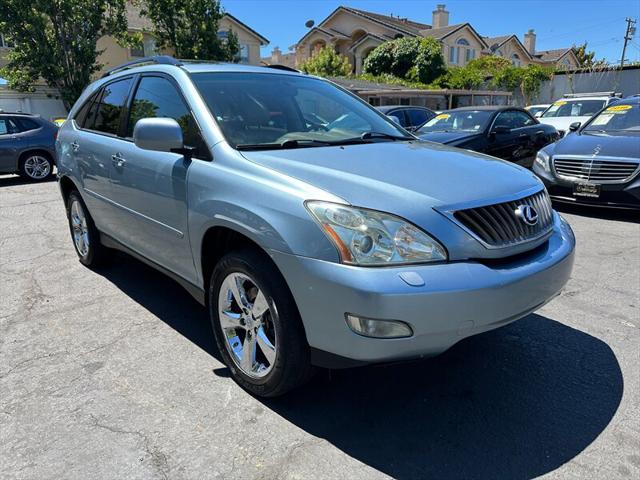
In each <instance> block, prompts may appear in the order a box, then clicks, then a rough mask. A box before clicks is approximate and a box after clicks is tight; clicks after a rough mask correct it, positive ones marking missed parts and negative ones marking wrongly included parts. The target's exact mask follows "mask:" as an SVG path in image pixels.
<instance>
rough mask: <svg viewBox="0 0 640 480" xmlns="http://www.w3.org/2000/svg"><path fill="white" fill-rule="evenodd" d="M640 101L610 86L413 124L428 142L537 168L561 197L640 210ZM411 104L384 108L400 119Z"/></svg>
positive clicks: (462, 110)
mask: <svg viewBox="0 0 640 480" xmlns="http://www.w3.org/2000/svg"><path fill="white" fill-rule="evenodd" d="M639 101H640V97H638V96H637V95H636V96H634V97H630V98H629V99H626V100H623V99H621V98H620V95H619V94H614V93H612V92H608V93H593V94H579V95H565V96H564V97H563V98H561V99H559V100H557V101H556V102H554V103H552V104H550V105H531V106H530V107H527V108H525V109H521V108H517V107H508V106H502V107H498V106H492V107H482V106H478V107H463V108H457V109H453V110H447V111H444V112H440V113H438V114H435V113H434V116H433V118H431V119H429V120H428V121H427V122H425V123H424V125H422V126H420V127H418V128H412V130H413V131H414V133H415V134H416V135H417V136H418V137H419V138H421V139H423V140H427V141H432V142H437V143H443V144H446V145H449V146H452V147H459V148H465V149H468V150H473V151H476V152H480V153H485V154H488V155H491V156H494V157H498V158H501V159H503V160H508V161H510V162H513V163H517V164H519V165H522V166H525V167H527V168H533V171H534V172H535V173H536V174H537V175H538V176H539V177H540V178H541V179H542V180H543V181H544V183H545V185H546V187H547V189H548V191H549V193H550V194H551V197H552V198H553V199H554V200H556V201H561V202H571V203H580V204H588V205H600V206H612V207H623V208H640V175H639V173H640V111H639V108H638V102H639ZM408 108H415V107H408V106H395V107H384V109H383V110H382V111H383V112H384V113H386V114H389V113H388V112H393V113H394V114H395V115H394V116H393V117H392V119H393V120H394V121H396V122H397V120H396V118H399V117H398V111H403V110H404V109H408ZM397 123H398V122H397ZM534 159H535V162H534Z"/></svg>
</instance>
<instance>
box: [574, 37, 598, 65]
mask: <svg viewBox="0 0 640 480" xmlns="http://www.w3.org/2000/svg"><path fill="white" fill-rule="evenodd" d="M573 53H575V54H576V57H577V58H578V66H579V67H580V68H590V67H593V66H594V65H595V63H596V62H595V61H594V60H593V58H594V57H595V56H596V52H594V51H591V52H587V42H584V43H583V44H582V45H577V46H576V45H574V46H573Z"/></svg>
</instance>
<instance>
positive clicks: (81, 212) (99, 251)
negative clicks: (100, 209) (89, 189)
mask: <svg viewBox="0 0 640 480" xmlns="http://www.w3.org/2000/svg"><path fill="white" fill-rule="evenodd" d="M67 219H68V220H69V230H70V232H71V239H72V240H73V246H74V248H75V251H76V253H77V254H78V258H79V260H80V263H82V264H83V265H85V266H86V267H89V268H95V267H97V266H99V265H101V264H103V262H104V261H105V258H106V247H105V246H104V245H102V244H101V243H100V233H99V232H98V229H97V228H96V226H95V223H93V218H91V215H90V214H89V211H88V210H87V206H86V205H85V203H84V201H83V200H82V197H80V194H79V193H78V192H77V191H74V192H71V193H70V194H69V198H68V199H67Z"/></svg>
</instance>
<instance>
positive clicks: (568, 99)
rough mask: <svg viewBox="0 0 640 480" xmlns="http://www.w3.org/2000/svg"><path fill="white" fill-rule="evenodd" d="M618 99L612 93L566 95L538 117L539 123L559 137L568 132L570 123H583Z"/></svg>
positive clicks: (618, 95) (617, 95) (617, 96)
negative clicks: (549, 128) (554, 128)
mask: <svg viewBox="0 0 640 480" xmlns="http://www.w3.org/2000/svg"><path fill="white" fill-rule="evenodd" d="M619 99H620V94H614V93H613V92H604V93H580V94H567V95H565V96H564V97H562V98H561V99H559V100H556V101H555V102H553V103H552V104H551V106H550V107H549V108H548V109H547V110H545V111H544V112H543V113H542V115H540V116H539V117H538V120H540V123H546V124H548V125H553V126H554V127H556V130H558V133H559V134H560V136H564V134H565V133H566V132H568V131H569V125H571V124H572V123H576V122H579V123H585V122H586V121H587V120H589V119H590V118H591V117H592V116H594V115H595V114H596V113H598V112H599V111H600V110H602V109H603V108H604V107H606V106H607V105H609V104H610V103H612V102H615V101H617V100H619Z"/></svg>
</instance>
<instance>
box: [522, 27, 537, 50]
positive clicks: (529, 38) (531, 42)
mask: <svg viewBox="0 0 640 480" xmlns="http://www.w3.org/2000/svg"><path fill="white" fill-rule="evenodd" d="M524 48H526V49H527V51H528V52H529V53H530V54H531V55H533V54H535V53H536V32H534V31H533V28H530V29H529V31H528V32H527V33H525V34H524Z"/></svg>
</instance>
